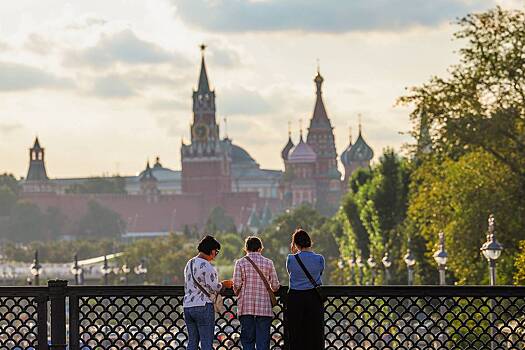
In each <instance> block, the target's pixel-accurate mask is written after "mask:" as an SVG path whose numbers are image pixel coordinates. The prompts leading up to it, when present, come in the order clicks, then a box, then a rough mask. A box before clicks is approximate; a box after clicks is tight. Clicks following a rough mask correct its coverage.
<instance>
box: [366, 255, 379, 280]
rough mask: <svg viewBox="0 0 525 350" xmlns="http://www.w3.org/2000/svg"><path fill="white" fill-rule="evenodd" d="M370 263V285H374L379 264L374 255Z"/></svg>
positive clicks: (368, 261)
mask: <svg viewBox="0 0 525 350" xmlns="http://www.w3.org/2000/svg"><path fill="white" fill-rule="evenodd" d="M366 262H367V263H368V267H370V285H372V286H373V285H374V284H375V282H376V266H377V263H376V261H375V259H374V256H373V255H370V257H369V258H368V260H367V261H366Z"/></svg>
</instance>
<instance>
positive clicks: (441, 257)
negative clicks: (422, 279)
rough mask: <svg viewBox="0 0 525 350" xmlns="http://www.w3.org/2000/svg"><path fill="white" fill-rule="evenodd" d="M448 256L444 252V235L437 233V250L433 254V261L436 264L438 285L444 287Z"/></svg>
mask: <svg viewBox="0 0 525 350" xmlns="http://www.w3.org/2000/svg"><path fill="white" fill-rule="evenodd" d="M447 258H448V254H447V252H446V251H445V234H444V233H443V232H440V233H439V248H438V250H437V251H436V252H435V253H434V260H435V261H436V263H437V264H438V269H439V285H440V286H444V285H446V284H447V282H446V280H445V270H446V265H447Z"/></svg>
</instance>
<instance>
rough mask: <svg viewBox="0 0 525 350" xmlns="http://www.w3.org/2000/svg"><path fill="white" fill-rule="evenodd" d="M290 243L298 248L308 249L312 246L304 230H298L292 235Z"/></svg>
mask: <svg viewBox="0 0 525 350" xmlns="http://www.w3.org/2000/svg"><path fill="white" fill-rule="evenodd" d="M292 243H293V244H295V245H296V246H298V247H299V248H309V247H311V246H312V240H311V239H310V235H309V234H308V232H306V231H305V230H303V229H301V228H298V229H297V230H295V232H294V233H293V235H292Z"/></svg>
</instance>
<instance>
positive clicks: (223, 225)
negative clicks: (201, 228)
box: [205, 207, 237, 234]
mask: <svg viewBox="0 0 525 350" xmlns="http://www.w3.org/2000/svg"><path fill="white" fill-rule="evenodd" d="M205 231H206V232H208V233H210V234H215V233H218V232H237V228H236V227H235V222H234V221H233V218H232V217H231V216H228V215H226V212H225V211H224V209H223V208H221V207H215V208H213V209H212V211H211V212H210V215H209V216H208V220H206V226H205Z"/></svg>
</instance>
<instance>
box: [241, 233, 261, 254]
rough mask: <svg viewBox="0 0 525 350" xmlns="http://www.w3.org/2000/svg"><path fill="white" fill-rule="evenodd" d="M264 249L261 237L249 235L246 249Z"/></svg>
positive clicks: (245, 245) (256, 250)
mask: <svg viewBox="0 0 525 350" xmlns="http://www.w3.org/2000/svg"><path fill="white" fill-rule="evenodd" d="M262 249H263V244H262V241H261V239H260V238H259V237H255V236H248V237H246V240H245V241H244V250H245V251H246V252H247V253H253V252H259V251H261V250H262Z"/></svg>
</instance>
